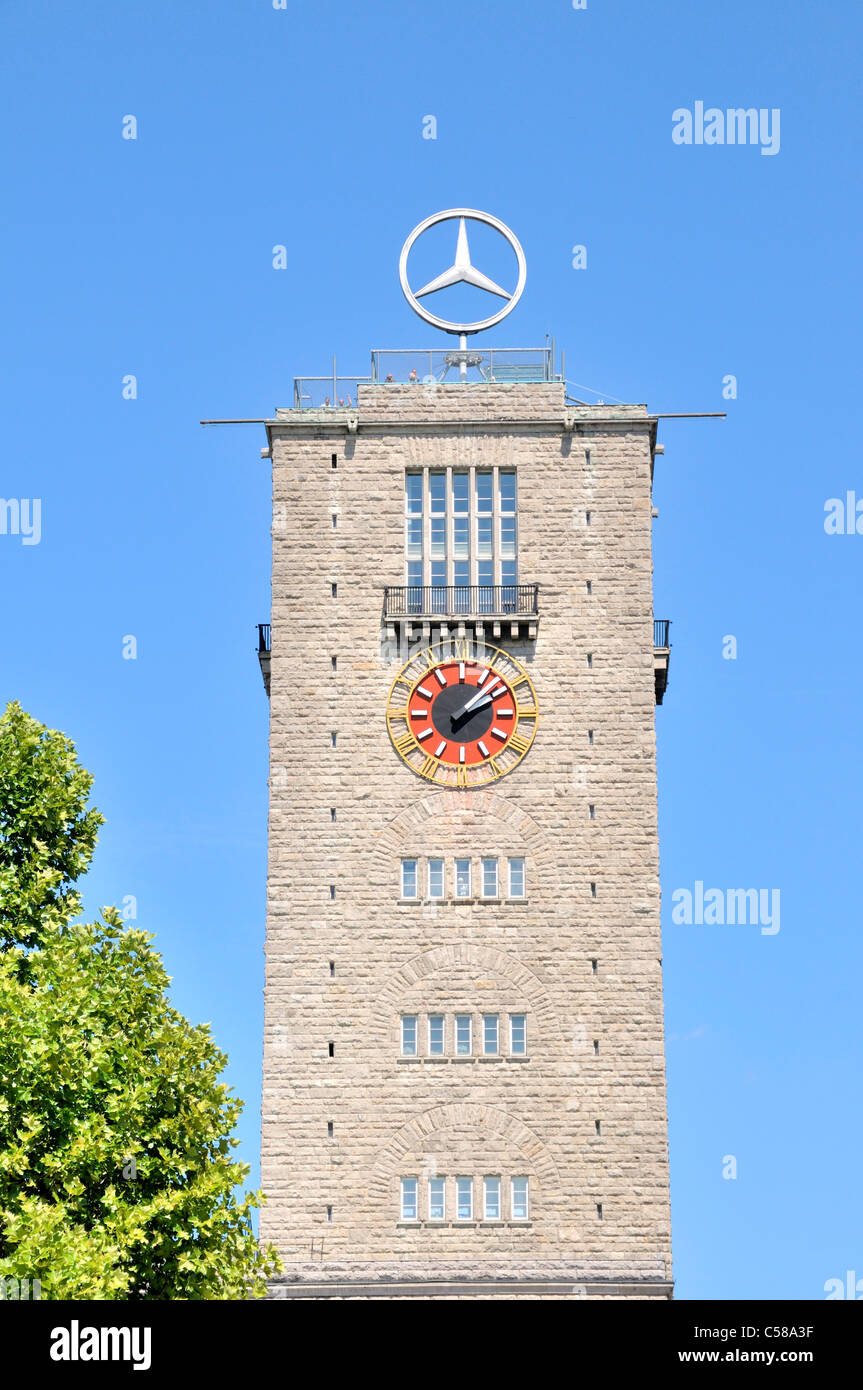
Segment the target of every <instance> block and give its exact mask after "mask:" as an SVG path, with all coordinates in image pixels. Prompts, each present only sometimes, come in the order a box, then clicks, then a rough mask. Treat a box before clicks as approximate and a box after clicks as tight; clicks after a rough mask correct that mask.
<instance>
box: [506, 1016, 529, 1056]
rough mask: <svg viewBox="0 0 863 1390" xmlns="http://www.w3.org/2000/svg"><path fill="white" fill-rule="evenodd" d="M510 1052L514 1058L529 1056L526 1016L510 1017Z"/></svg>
mask: <svg viewBox="0 0 863 1390" xmlns="http://www.w3.org/2000/svg"><path fill="white" fill-rule="evenodd" d="M509 1050H510V1054H511V1055H512V1056H513V1057H524V1056H525V1055H526V1054H527V1018H526V1016H525V1015H524V1014H510V1016H509Z"/></svg>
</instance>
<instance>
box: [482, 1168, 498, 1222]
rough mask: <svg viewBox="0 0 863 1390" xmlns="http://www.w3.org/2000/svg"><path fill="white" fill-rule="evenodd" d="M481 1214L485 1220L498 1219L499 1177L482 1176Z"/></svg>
mask: <svg viewBox="0 0 863 1390" xmlns="http://www.w3.org/2000/svg"><path fill="white" fill-rule="evenodd" d="M482 1188H483V1215H484V1217H485V1219H486V1221H499V1220H500V1178H483V1180H482Z"/></svg>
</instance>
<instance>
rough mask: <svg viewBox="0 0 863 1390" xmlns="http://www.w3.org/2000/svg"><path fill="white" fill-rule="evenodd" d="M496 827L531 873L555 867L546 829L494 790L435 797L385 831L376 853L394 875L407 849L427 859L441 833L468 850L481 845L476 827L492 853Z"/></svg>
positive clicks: (446, 792)
mask: <svg viewBox="0 0 863 1390" xmlns="http://www.w3.org/2000/svg"><path fill="white" fill-rule="evenodd" d="M495 822H496V823H497V824H498V825H499V826H500V827H501V830H502V831H505V837H504V838H505V841H506V843H507V844H509V845H516V844H517V845H518V846H519V847H520V848H521V849H522V850H523V851H524V853H525V855H526V856H527V857H529V859H530V863H531V867H535V868H536V869H538V870H539V871H540V873H543V872H544V871H545V870H546V869H547V868H548V867H550V866H552V865H553V855H552V848H551V843H550V841H549V837H548V834H547V832H546V831H545V829H544V828H543V827H542V826H541V825H539V824H538V822H537V821H535V820H534V819H533V817H532V816H529V815H528V814H527V812H526V811H523V810H522V809H521V807H520V806H519V805H518V804H517V803H516V802H515V801H510V800H509V799H508V798H507V797H505V796H503V795H502V794H501V793H500V792H498V791H496V790H494V789H492V790H488V789H484V788H479V789H476V790H471V789H468V790H465V791H454V790H452V791H451V790H441V791H435V792H430V793H429V794H428V796H424V797H422V798H421V799H420V800H418V801H415V802H414V803H413V804H412V805H411V806H410V807H408V809H407V810H405V811H402V812H400V813H399V815H397V816H394V817H393V819H392V820H391V821H389V822H388V823H387V824H386V825H385V826H384V827H383V828H382V829H381V831H380V833H379V834H378V836H377V837H376V838H375V841H374V848H373V851H372V852H373V853H374V854H375V855H376V856H377V857H379V858H380V859H382V860H383V861H385V866H386V869H387V870H389V868H390V866H391V865H392V864H393V863H394V862H395V861H396V860H397V859H398V858H399V857H400V856H401V854H402V852H403V851H404V850H405V849H408V850H410V851H417V852H420V853H422V852H423V851H424V850H425V849H427V848H428V847H429V846H430V845H432V846H435V845H436V844H437V843H438V841H437V840H436V829H437V827H441V829H445V830H446V832H447V834H446V837H445V838H448V839H449V840H450V841H451V843H452V845H453V847H454V848H455V847H457V846H458V843H459V840H460V839H461V840H462V841H463V843H464V844H465V845H476V844H477V843H478V840H477V827H480V829H481V832H482V833H481V836H480V839H481V840H482V842H483V843H487V846H488V849H489V850H492V849H493V848H494V845H493V842H492V841H493V834H494V831H493V826H494V824H495ZM462 826H463V827H464V831H463V834H462V833H461V827H462ZM439 834H440V832H438V835H439ZM529 891H530V890H529V886H528V892H529Z"/></svg>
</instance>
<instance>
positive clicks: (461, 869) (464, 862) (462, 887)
mask: <svg viewBox="0 0 863 1390" xmlns="http://www.w3.org/2000/svg"><path fill="white" fill-rule="evenodd" d="M455 895H456V897H457V898H469V897H470V860H469V859H457V860H456V861H455Z"/></svg>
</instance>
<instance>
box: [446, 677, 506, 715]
mask: <svg viewBox="0 0 863 1390" xmlns="http://www.w3.org/2000/svg"><path fill="white" fill-rule="evenodd" d="M502 684H503V682H502V681H495V682H494V683H493V684H492V685H490V686H488V687H487V688H486V689H485V690H478V691H477V693H476V695H474V696H473V697H472V698H471V699H470V700H468V702H467V704H465V705H462V707H461V709H457V710H453V712H452V714H451V715H450V718H451V719H452V720H453V721H455V720H456V719H461V717H462V715H463V714H467V713H468V711H469V710H472V709H482V707H483V705H486V704H490V703H491V701H492V700H495V699H497V696H498V695H499V694H500V691H499V690H498V688H497V687H498V686H499V685H502Z"/></svg>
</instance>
